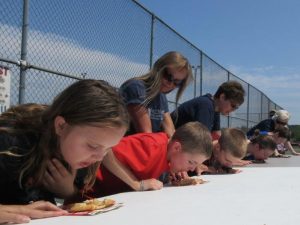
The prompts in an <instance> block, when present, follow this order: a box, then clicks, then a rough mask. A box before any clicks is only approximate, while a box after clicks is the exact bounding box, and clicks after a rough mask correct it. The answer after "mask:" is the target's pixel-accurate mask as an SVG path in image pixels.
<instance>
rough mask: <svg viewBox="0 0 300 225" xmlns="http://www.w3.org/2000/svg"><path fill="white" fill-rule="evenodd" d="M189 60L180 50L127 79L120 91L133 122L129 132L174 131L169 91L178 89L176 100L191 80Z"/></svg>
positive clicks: (170, 133) (168, 54)
mask: <svg viewBox="0 0 300 225" xmlns="http://www.w3.org/2000/svg"><path fill="white" fill-rule="evenodd" d="M192 76H193V75H192V69H191V66H190V64H189V62H188V60H187V59H186V58H185V57H184V56H183V55H181V54H180V53H178V52H168V53H166V54H165V55H163V56H162V57H160V58H159V59H158V60H157V61H156V62H155V63H154V65H153V68H152V69H151V70H150V71H149V72H148V73H146V74H144V75H142V76H139V77H134V78H132V79H129V80H127V81H126V82H125V83H124V84H122V85H121V88H120V92H121V95H122V96H123V98H124V101H125V104H126V106H127V109H128V112H129V115H130V118H131V125H130V130H129V131H128V133H127V134H134V133H142V132H144V133H151V132H160V131H164V132H166V133H167V135H168V136H169V137H170V136H172V134H173V133H174V131H175V128H174V125H173V122H172V119H171V117H170V113H169V109H168V102H167V98H166V94H167V93H169V92H171V91H173V90H174V89H176V88H178V91H177V93H176V100H175V103H176V105H177V103H178V100H179V98H180V96H181V95H182V93H183V91H184V89H185V88H186V87H187V85H188V84H189V82H190V81H191V79H192Z"/></svg>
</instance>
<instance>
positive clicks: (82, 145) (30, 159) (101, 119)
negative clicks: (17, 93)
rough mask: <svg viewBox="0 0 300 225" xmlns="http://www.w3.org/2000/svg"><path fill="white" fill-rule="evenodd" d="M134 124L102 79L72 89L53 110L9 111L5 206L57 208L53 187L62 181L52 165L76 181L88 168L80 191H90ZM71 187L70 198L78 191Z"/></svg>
mask: <svg viewBox="0 0 300 225" xmlns="http://www.w3.org/2000/svg"><path fill="white" fill-rule="evenodd" d="M128 120H129V119H128V115H127V113H126V108H125V105H124V104H123V102H122V101H121V100H120V97H119V95H118V93H117V92H116V90H115V89H114V88H113V87H111V86H110V85H109V84H108V83H107V82H104V81H96V80H82V81H78V82H76V83H74V84H72V85H71V86H70V87H68V88H67V89H65V90H64V91H63V92H62V93H61V94H60V95H59V96H57V97H56V98H55V99H54V102H53V103H52V105H50V106H49V107H46V106H41V107H38V106H36V107H32V105H20V106H17V107H14V108H12V109H10V110H8V112H7V113H4V114H3V115H1V116H0V177H1V180H0V187H1V191H0V204H28V203H30V202H34V201H38V200H47V201H50V202H53V203H54V194H53V192H52V191H51V189H52V187H51V186H52V185H53V184H55V183H56V179H57V177H56V176H53V175H52V173H51V166H50V167H49V163H50V165H54V166H57V167H59V168H60V169H61V170H63V169H64V170H65V171H66V172H68V171H69V172H71V171H72V172H73V173H74V177H75V175H76V172H77V170H78V169H81V168H86V170H87V174H86V175H85V176H83V178H82V180H81V181H79V182H78V183H82V187H81V186H79V187H77V188H82V189H83V190H86V189H87V188H89V187H90V186H92V185H93V183H94V180H95V173H96V170H97V168H98V166H99V163H100V161H101V160H102V158H103V157H104V155H105V154H106V152H107V149H110V148H111V147H112V146H114V145H116V144H117V143H118V142H119V140H120V139H121V137H122V136H123V135H124V133H125V132H126V129H127V125H128V122H129V121H128ZM74 177H73V179H74ZM59 179H60V181H61V180H63V179H64V177H63V176H62V177H61V178H59ZM71 184H72V185H71V186H68V187H63V189H64V190H61V191H64V195H65V196H66V197H68V196H71V195H73V194H74V193H75V192H76V189H77V188H76V187H75V186H74V184H73V183H71ZM54 189H55V188H54ZM65 189H66V190H65ZM49 190H50V191H49Z"/></svg>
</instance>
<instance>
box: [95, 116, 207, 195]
mask: <svg viewBox="0 0 300 225" xmlns="http://www.w3.org/2000/svg"><path fill="white" fill-rule="evenodd" d="M211 152H212V140H211V136H210V133H209V131H208V129H207V128H206V127H205V126H203V125H202V124H201V123H199V122H190V123H187V124H185V125H183V126H181V127H179V128H178V129H177V130H176V131H175V133H174V135H173V136H172V138H171V139H170V140H169V139H168V136H167V134H166V133H140V134H135V135H131V136H127V137H124V138H123V139H122V140H121V141H120V143H119V144H118V145H117V146H115V147H113V148H112V151H111V152H110V154H108V155H107V156H106V157H105V159H104V160H103V165H104V166H101V170H99V171H98V174H97V180H96V183H95V185H94V188H93V192H91V193H90V194H91V195H92V196H93V197H99V196H105V195H111V194H116V193H120V192H125V191H133V190H134V191H145V190H157V189H160V188H162V186H163V184H162V182H160V181H159V180H157V179H158V178H159V177H160V175H161V174H162V173H164V172H167V171H171V172H174V173H177V172H186V171H193V170H195V168H196V166H197V165H200V164H201V163H202V162H203V161H205V160H206V159H207V158H209V157H210V155H211ZM113 174H114V175H113Z"/></svg>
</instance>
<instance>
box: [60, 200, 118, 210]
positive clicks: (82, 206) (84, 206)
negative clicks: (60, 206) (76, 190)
mask: <svg viewBox="0 0 300 225" xmlns="http://www.w3.org/2000/svg"><path fill="white" fill-rule="evenodd" d="M115 203H116V202H115V200H112V199H104V200H99V199H89V200H86V201H84V202H80V203H73V204H69V205H66V206H64V208H65V209H66V210H67V211H69V212H71V213H75V212H86V211H94V210H99V209H104V208H108V207H110V206H113V205H114V204H115Z"/></svg>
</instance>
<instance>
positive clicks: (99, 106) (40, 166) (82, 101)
mask: <svg viewBox="0 0 300 225" xmlns="http://www.w3.org/2000/svg"><path fill="white" fill-rule="evenodd" d="M19 107H23V108H24V107H25V106H19ZM25 108H26V107H25ZM33 112H34V111H33ZM12 115H13V114H11V117H12V118H13V116H12ZM14 116H16V117H18V119H16V120H18V121H21V122H24V121H25V117H24V115H22V113H20V114H19V116H17V114H15V115H14ZM32 116H33V117H32V118H35V119H34V120H32V121H30V122H28V123H27V125H26V123H24V126H23V127H18V126H17V125H16V126H14V127H11V128H10V129H11V130H10V132H12V131H13V130H15V131H17V130H22V129H23V131H27V130H32V129H31V128H30V124H33V123H36V126H35V134H36V135H37V136H39V140H38V143H37V144H36V145H35V146H34V147H33V148H32V149H31V151H30V152H29V153H27V154H26V156H25V157H24V163H23V165H22V167H21V168H20V176H19V184H20V185H21V184H22V183H24V181H25V182H26V178H29V177H33V178H34V179H33V185H34V186H36V185H39V184H40V183H41V181H42V179H43V176H44V173H45V171H46V161H47V160H49V159H51V158H52V157H56V158H58V159H59V160H60V161H62V162H63V163H64V164H65V165H66V166H67V167H68V165H67V163H66V162H64V159H63V158H62V155H61V151H60V148H59V140H58V138H57V135H56V132H55V128H54V120H55V118H56V117H57V116H62V117H63V118H64V119H65V121H66V122H67V123H68V124H69V125H71V126H74V125H90V126H97V127H117V128H118V127H125V128H127V126H128V123H129V117H128V114H127V110H126V107H125V105H124V103H123V101H122V100H121V98H120V96H119V94H118V93H117V91H116V89H115V88H113V87H112V86H110V85H109V84H108V83H107V82H105V81H97V80H81V81H78V82H75V83H73V84H72V85H71V86H69V87H68V88H66V89H65V90H64V91H63V92H62V93H61V94H60V95H58V96H57V97H56V98H55V99H54V101H53V103H52V104H51V105H50V106H49V107H46V108H45V110H43V111H42V112H41V111H35V113H32ZM1 117H2V116H1ZM0 121H1V120H0ZM99 164H100V163H99V162H98V163H95V164H93V165H91V166H90V167H88V168H87V169H88V174H87V176H86V178H85V181H84V183H85V187H84V189H88V188H90V187H91V186H92V185H93V183H94V181H95V174H96V170H97V168H98V167H99Z"/></svg>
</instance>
